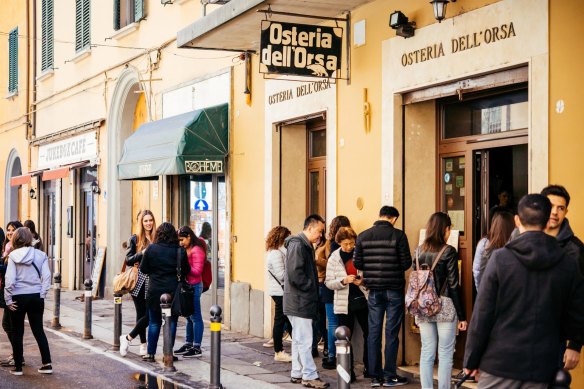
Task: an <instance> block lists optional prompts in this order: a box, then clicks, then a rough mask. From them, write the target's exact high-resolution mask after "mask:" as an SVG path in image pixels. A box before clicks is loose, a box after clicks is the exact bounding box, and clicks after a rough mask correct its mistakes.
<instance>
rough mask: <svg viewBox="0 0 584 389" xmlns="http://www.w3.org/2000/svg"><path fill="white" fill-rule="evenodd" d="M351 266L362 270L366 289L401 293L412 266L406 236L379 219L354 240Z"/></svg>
mask: <svg viewBox="0 0 584 389" xmlns="http://www.w3.org/2000/svg"><path fill="white" fill-rule="evenodd" d="M353 264H354V265H355V267H356V268H357V269H359V270H362V271H363V280H364V283H365V286H367V288H368V289H394V290H402V291H403V289H404V285H405V276H404V273H405V271H406V270H407V269H409V268H410V266H412V256H411V254H410V245H409V244H408V237H407V236H406V234H404V232H403V231H401V230H398V229H397V228H394V227H393V225H392V224H391V223H390V222H388V221H385V220H378V221H376V222H375V223H374V224H373V227H371V228H369V229H368V230H365V231H363V232H362V233H360V234H359V236H358V237H357V242H356V243H355V259H354V261H353Z"/></svg>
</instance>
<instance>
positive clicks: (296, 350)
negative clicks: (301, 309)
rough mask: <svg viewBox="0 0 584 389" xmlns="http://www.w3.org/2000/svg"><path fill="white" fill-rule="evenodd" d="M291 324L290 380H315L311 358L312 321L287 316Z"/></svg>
mask: <svg viewBox="0 0 584 389" xmlns="http://www.w3.org/2000/svg"><path fill="white" fill-rule="evenodd" d="M288 319H290V323H292V328H294V331H292V371H291V372H290V375H291V376H292V378H302V379H303V380H315V379H317V378H318V372H317V371H316V365H315V364H314V359H313V358H312V350H311V349H312V319H305V318H303V317H298V316H288Z"/></svg>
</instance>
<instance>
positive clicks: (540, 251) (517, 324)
mask: <svg viewBox="0 0 584 389" xmlns="http://www.w3.org/2000/svg"><path fill="white" fill-rule="evenodd" d="M551 208H552V206H551V203H550V201H549V200H548V198H547V197H545V196H543V195H541V194H530V195H526V196H524V197H523V198H522V199H521V201H520V202H519V206H518V213H519V215H518V216H515V224H516V225H517V227H518V228H519V232H520V235H519V236H518V237H517V238H516V239H514V240H512V241H511V242H509V243H507V245H505V247H503V248H502V249H499V250H496V251H494V252H493V254H492V256H491V259H490V261H489V264H488V265H487V268H486V269H485V274H484V275H483V278H482V281H481V285H480V288H479V292H478V296H477V299H476V303H475V308H474V311H473V317H472V320H471V324H470V329H469V333H468V338H467V343H466V352H465V356H464V367H465V372H467V373H469V372H471V374H473V375H474V374H476V373H478V372H479V371H478V370H479V368H480V377H479V388H481V389H490V388H519V387H530V388H534V389H538V388H541V389H544V388H547V387H548V384H549V383H550V382H551V381H552V379H553V377H554V376H555V373H556V371H557V355H558V354H559V349H560V339H562V337H563V336H567V337H568V338H569V339H578V338H579V337H580V336H581V334H582V331H583V330H584V279H583V278H582V276H581V275H580V272H579V269H578V264H577V263H576V261H574V260H573V258H571V257H569V256H568V255H567V254H566V253H565V252H564V250H562V249H561V248H560V245H559V244H558V241H557V240H556V239H555V238H554V237H552V236H550V235H547V234H546V233H545V232H544V231H543V230H544V228H545V227H546V225H547V222H548V219H549V217H550V212H551ZM577 351H580V350H577Z"/></svg>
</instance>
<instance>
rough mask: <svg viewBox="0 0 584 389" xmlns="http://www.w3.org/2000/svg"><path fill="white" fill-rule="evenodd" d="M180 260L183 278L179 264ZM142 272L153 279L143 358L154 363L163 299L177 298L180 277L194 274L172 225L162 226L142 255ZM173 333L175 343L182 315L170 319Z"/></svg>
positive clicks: (148, 296) (148, 298)
mask: <svg viewBox="0 0 584 389" xmlns="http://www.w3.org/2000/svg"><path fill="white" fill-rule="evenodd" d="M179 261H180V270H181V272H180V275H179V274H177V273H178V263H179ZM140 270H141V271H142V273H144V274H146V275H148V276H149V280H148V292H147V293H146V296H147V297H146V304H147V307H148V318H149V321H148V346H147V351H148V353H147V354H146V355H145V356H144V357H143V359H144V360H145V361H147V362H154V356H155V355H156V347H157V345H158V337H159V336H160V326H161V324H162V311H161V309H160V297H161V296H162V295H163V294H165V293H168V294H170V295H171V296H174V293H175V291H176V287H177V286H178V282H179V281H178V279H177V278H178V277H177V276H180V277H181V279H184V278H185V277H186V276H187V274H189V273H190V271H191V266H190V265H189V260H188V258H187V254H186V252H185V250H183V249H182V248H181V247H180V246H179V245H178V234H177V233H176V229H175V228H174V226H173V225H172V224H170V223H162V224H161V225H160V226H159V227H158V228H157V229H156V235H155V239H154V242H153V243H152V244H150V245H149V246H148V247H147V248H146V250H145V251H144V254H143V256H142V261H141V262H140ZM167 319H170V332H171V339H172V344H173V345H174V339H175V338H176V323H177V321H178V316H176V315H172V316H171V317H170V318H167Z"/></svg>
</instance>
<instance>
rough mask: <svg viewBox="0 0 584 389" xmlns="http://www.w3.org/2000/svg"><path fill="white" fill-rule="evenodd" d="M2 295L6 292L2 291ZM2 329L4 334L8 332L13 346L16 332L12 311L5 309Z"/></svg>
mask: <svg viewBox="0 0 584 389" xmlns="http://www.w3.org/2000/svg"><path fill="white" fill-rule="evenodd" d="M0 293H4V290H2V291H0ZM2 328H3V329H4V332H6V335H7V336H8V340H9V341H10V344H12V334H13V333H14V331H13V330H12V321H11V319H10V309H9V308H8V307H7V308H4V314H3V315H2Z"/></svg>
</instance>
